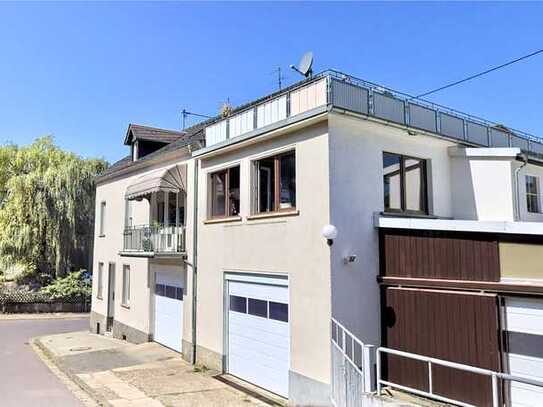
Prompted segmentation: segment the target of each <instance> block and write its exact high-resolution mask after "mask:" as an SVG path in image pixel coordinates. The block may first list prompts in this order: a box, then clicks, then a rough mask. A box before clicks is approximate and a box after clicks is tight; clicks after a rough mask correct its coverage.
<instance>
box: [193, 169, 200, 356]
mask: <svg viewBox="0 0 543 407" xmlns="http://www.w3.org/2000/svg"><path fill="white" fill-rule="evenodd" d="M199 162H200V161H199V160H195V161H194V185H193V188H194V189H193V201H194V202H193V208H194V209H193V211H192V212H193V220H192V364H193V365H194V364H196V305H197V297H196V293H197V288H198V285H197V282H198V280H197V277H198V165H199Z"/></svg>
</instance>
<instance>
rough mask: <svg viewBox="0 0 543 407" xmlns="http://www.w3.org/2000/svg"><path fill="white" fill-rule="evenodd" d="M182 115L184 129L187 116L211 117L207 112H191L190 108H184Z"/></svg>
mask: <svg viewBox="0 0 543 407" xmlns="http://www.w3.org/2000/svg"><path fill="white" fill-rule="evenodd" d="M181 115H182V117H183V122H182V127H183V128H182V130H185V123H186V121H187V117H189V116H196V117H202V118H204V119H211V116H207V115H205V114H200V113H194V112H189V111H188V110H186V109H183V110H182V111H181Z"/></svg>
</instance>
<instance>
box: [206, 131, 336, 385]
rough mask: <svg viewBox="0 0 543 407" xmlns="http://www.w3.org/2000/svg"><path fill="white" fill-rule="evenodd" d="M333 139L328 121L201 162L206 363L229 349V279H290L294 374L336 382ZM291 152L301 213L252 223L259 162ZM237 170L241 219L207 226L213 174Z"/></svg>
mask: <svg viewBox="0 0 543 407" xmlns="http://www.w3.org/2000/svg"><path fill="white" fill-rule="evenodd" d="M328 137H329V136H328V131H327V123H326V121H322V122H320V123H316V124H313V125H312V126H310V127H307V128H302V129H298V130H295V131H293V132H291V133H286V134H283V135H280V136H277V137H275V138H273V139H270V140H268V141H263V142H261V143H258V144H254V145H250V146H247V147H243V148H239V149H236V150H235V151H231V152H229V153H227V154H220V155H216V156H213V157H209V158H206V157H204V158H202V159H200V161H199V163H200V177H199V185H200V188H199V191H200V194H199V199H198V200H199V208H201V210H200V211H199V231H198V251H199V258H198V270H199V271H198V321H199V322H198V326H197V338H198V345H199V347H201V348H203V352H202V357H203V358H205V356H206V354H207V352H206V351H211V352H213V353H216V354H217V355H220V356H221V358H215V360H219V361H220V360H222V356H223V355H225V352H227V349H225V345H224V314H225V310H224V306H223V303H224V274H225V273H227V272H239V273H256V274H259V275H272V276H273V275H286V276H288V281H289V323H290V370H291V372H295V373H297V374H299V375H302V376H304V377H307V378H309V379H311V380H314V381H316V382H320V383H323V384H328V383H330V317H331V297H330V284H331V283H330V250H329V247H328V246H327V245H326V241H325V240H324V239H323V238H322V237H321V235H320V230H321V228H322V226H324V225H326V224H327V223H329V218H330V216H329V213H330V208H329V200H328V196H329V183H328V180H329V162H328ZM288 150H295V152H296V185H297V190H296V210H297V212H296V213H294V214H292V213H291V214H289V215H288V216H276V217H268V218H266V217H264V218H260V219H248V217H250V215H252V213H251V205H250V202H251V165H252V164H251V162H252V160H255V159H258V158H263V157H266V156H270V155H273V154H276V153H280V152H284V151H288ZM233 165H240V184H241V188H240V189H241V191H240V218H239V219H238V220H235V221H228V222H219V223H208V222H207V220H208V217H209V216H208V213H207V211H206V208H207V203H208V197H207V188H206V187H205V185H206V183H207V182H208V176H209V174H210V172H213V171H215V170H218V169H221V168H225V167H228V166H233ZM205 361H209V359H206V360H205ZM218 367H219V368H220V366H218ZM291 391H292V389H291Z"/></svg>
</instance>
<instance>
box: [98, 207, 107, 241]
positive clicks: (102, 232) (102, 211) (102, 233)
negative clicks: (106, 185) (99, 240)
mask: <svg viewBox="0 0 543 407" xmlns="http://www.w3.org/2000/svg"><path fill="white" fill-rule="evenodd" d="M98 221H99V225H98V228H99V229H98V232H99V234H98V236H99V237H104V236H105V235H106V231H105V228H106V201H102V202H100V217H99V219H98Z"/></svg>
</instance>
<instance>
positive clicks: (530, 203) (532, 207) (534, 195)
mask: <svg viewBox="0 0 543 407" xmlns="http://www.w3.org/2000/svg"><path fill="white" fill-rule="evenodd" d="M526 207H527V209H528V212H530V213H540V212H541V210H540V207H539V178H538V177H534V176H532V175H527V176H526Z"/></svg>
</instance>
